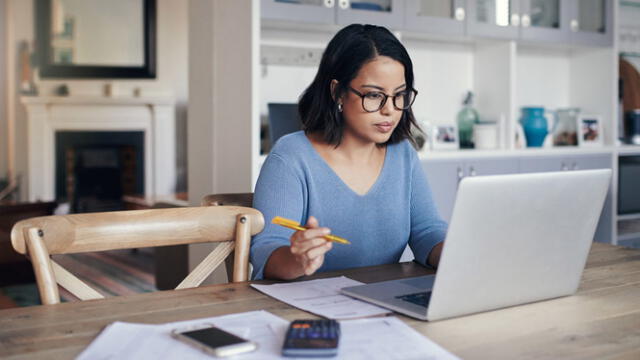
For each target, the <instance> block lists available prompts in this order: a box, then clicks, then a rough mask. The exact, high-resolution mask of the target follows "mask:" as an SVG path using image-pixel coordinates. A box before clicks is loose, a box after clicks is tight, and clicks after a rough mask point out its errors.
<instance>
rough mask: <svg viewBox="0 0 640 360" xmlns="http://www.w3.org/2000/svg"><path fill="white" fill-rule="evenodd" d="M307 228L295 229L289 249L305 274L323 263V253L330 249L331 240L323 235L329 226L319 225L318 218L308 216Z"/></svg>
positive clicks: (327, 232)
mask: <svg viewBox="0 0 640 360" xmlns="http://www.w3.org/2000/svg"><path fill="white" fill-rule="evenodd" d="M306 227H307V230H304V231H302V230H300V231H296V232H295V233H293V235H291V238H290V241H291V246H290V247H289V250H290V251H291V255H293V257H294V258H295V260H296V262H297V263H298V265H299V266H301V267H302V269H303V271H304V274H305V275H311V274H313V273H315V272H316V271H317V270H318V269H319V268H320V266H322V264H323V263H324V254H326V253H327V251H329V250H331V247H332V244H331V241H329V240H327V239H326V238H325V237H324V236H325V235H329V233H330V232H331V231H330V230H329V228H326V227H319V226H318V220H317V219H316V218H315V217H313V216H309V220H307V225H306Z"/></svg>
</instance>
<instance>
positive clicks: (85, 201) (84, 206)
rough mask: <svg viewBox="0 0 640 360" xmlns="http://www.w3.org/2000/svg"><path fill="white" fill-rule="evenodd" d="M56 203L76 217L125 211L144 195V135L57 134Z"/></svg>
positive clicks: (136, 132) (135, 132)
mask: <svg viewBox="0 0 640 360" xmlns="http://www.w3.org/2000/svg"><path fill="white" fill-rule="evenodd" d="M55 140H56V200H57V201H58V202H59V203H61V202H67V203H69V205H70V211H71V212H72V213H84V212H98V211H114V210H123V209H124V202H123V196H125V195H141V194H144V190H145V189H144V133H143V132H142V131H59V132H56V139H55Z"/></svg>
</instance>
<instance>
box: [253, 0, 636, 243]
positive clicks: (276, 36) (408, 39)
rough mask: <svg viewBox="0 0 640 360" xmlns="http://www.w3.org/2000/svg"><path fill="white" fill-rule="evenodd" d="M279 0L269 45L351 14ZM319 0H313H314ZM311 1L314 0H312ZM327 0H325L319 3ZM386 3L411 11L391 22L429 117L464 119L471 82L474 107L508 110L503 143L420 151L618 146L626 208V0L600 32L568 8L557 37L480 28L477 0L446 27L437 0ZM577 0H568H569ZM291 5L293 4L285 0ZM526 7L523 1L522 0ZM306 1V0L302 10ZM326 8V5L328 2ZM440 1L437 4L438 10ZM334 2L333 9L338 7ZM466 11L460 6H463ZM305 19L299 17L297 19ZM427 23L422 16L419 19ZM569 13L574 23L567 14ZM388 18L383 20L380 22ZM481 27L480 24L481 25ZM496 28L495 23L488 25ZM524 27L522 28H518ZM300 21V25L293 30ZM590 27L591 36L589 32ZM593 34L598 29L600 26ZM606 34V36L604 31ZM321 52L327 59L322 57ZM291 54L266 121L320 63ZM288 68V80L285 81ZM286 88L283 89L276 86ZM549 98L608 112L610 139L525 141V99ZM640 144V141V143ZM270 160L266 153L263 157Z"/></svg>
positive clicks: (313, 36)
mask: <svg viewBox="0 0 640 360" xmlns="http://www.w3.org/2000/svg"><path fill="white" fill-rule="evenodd" d="M274 2H275V0H263V1H262V2H261V5H262V7H263V11H262V14H263V17H262V26H261V47H263V49H264V48H265V47H269V46H285V47H291V48H294V49H295V48H298V49H313V50H314V51H322V50H323V49H324V47H325V46H326V43H327V42H328V40H329V39H330V38H331V37H332V36H333V34H334V33H335V32H336V31H337V30H339V29H340V28H341V27H342V26H343V23H341V22H340V21H338V17H337V16H338V14H339V13H340V11H343V10H341V9H340V8H339V5H340V4H339V3H340V1H338V0H336V1H335V5H336V7H334V8H333V18H331V16H329V17H328V18H327V19H328V20H326V21H325V22H324V23H322V24H318V23H317V22H316V23H313V22H307V21H305V20H301V19H303V18H304V17H290V16H289V15H288V14H289V13H288V12H287V11H288V10H287V9H288V8H295V7H297V6H299V5H290V6H285V5H287V4H285V3H284V2H282V3H279V4H277V5H278V6H280V7H281V8H280V10H283V9H284V11H282V12H281V13H280V15H279V18H278V19H274V18H270V17H269V16H265V12H264V9H265V6H264V5H265V3H269V4H268V6H267V8H268V7H270V6H271V5H272V3H274ZM310 2H312V1H310ZM310 2H307V3H310ZM323 2H326V0H323V1H320V0H318V1H316V3H317V5H318V6H316V7H315V9H316V10H317V11H319V10H318V7H319V6H321V5H322V3H323ZM330 2H331V1H330ZM376 2H381V3H383V4H390V5H391V6H390V7H389V9H393V10H392V11H393V12H397V11H403V12H404V23H402V24H399V25H397V24H396V25H395V26H390V29H391V30H392V31H393V32H394V33H395V34H396V35H397V36H398V37H399V38H400V40H401V41H402V42H403V43H404V45H405V46H406V47H407V50H408V51H409V54H410V55H411V58H412V60H413V63H414V72H415V81H416V83H415V86H416V88H417V89H418V90H419V91H420V93H419V96H418V99H417V101H416V103H415V104H414V113H415V114H416V117H417V119H418V121H419V122H420V123H421V124H425V123H427V124H430V125H447V124H453V123H455V118H456V114H457V112H458V111H459V110H460V108H461V101H462V97H463V95H464V93H465V92H466V91H467V90H472V91H473V92H474V93H475V95H476V96H475V102H474V103H475V104H474V105H475V107H476V109H477V110H478V112H479V113H480V117H481V120H493V121H497V120H499V119H501V118H504V123H503V126H504V128H505V129H504V130H505V131H504V133H505V134H506V139H505V141H503V142H502V143H503V145H502V146H501V148H499V149H496V150H482V151H479V150H457V151H427V152H420V156H421V157H422V158H423V159H424V158H431V159H457V158H460V159H482V158H498V157H501V158H504V157H507V158H508V157H538V156H541V157H543V156H562V155H584V154H597V153H605V154H609V155H610V156H611V159H612V164H613V166H612V168H613V172H614V177H613V180H612V184H611V195H612V196H611V200H612V201H611V203H610V204H608V206H610V207H611V210H615V209H617V171H618V168H617V157H618V155H619V154H621V153H629V152H633V151H636V150H640V147H639V148H638V149H635V148H633V147H626V146H618V145H617V138H618V133H617V131H618V130H617V119H618V113H617V111H618V110H617V103H618V101H617V91H618V89H617V86H618V80H617V79H618V51H617V49H618V47H617V46H618V41H617V36H618V35H617V29H616V27H615V24H617V19H618V18H619V9H620V7H621V6H622V5H620V4H619V2H618V1H617V0H603V2H602V3H601V4H604V7H603V9H604V11H605V13H604V14H603V15H602V16H603V19H604V22H605V24H606V31H604V32H603V33H601V34H581V31H579V30H578V31H577V32H578V35H575V34H570V33H569V32H573V33H576V31H573V30H572V29H571V24H570V22H571V20H572V18H567V17H564V18H562V21H563V25H561V28H562V29H561V30H558V31H565V32H567V33H566V36H564V35H563V36H562V38H563V39H564V40H562V41H557V39H555V40H549V38H548V36H546V35H544V36H543V35H540V36H539V37H536V36H535V35H522V34H523V33H526V32H530V33H531V34H535V32H533V31H532V29H525V28H523V27H522V26H516V25H517V24H516V23H513V22H511V20H513V19H510V23H509V26H506V27H502V29H500V28H498V27H497V26H493V27H492V26H491V25H489V27H487V26H486V25H487V24H483V25H484V30H482V31H478V30H477V29H478V26H476V25H478V24H472V20H473V19H471V17H472V16H474V14H475V12H476V11H478V10H477V3H479V2H481V1H474V0H466V1H460V0H451V1H449V2H443V3H447V4H448V5H447V6H445V7H444V8H443V10H442V13H441V14H440V15H439V16H437V17H438V19H435V18H434V16H431V18H430V19H428V20H429V21H431V22H432V23H435V22H437V23H438V24H440V25H439V27H438V28H437V29H433V28H432V27H430V26H426V25H424V19H420V17H421V16H422V17H426V18H429V16H425V14H422V15H420V16H418V15H417V13H416V11H418V10H416V9H420V8H421V7H424V6H430V4H431V2H430V1H427V0H407V1H405V2H398V1H392V0H380V1H378V0H376ZM511 3H517V5H518V6H514V7H513V11H512V12H511V13H510V16H512V15H518V16H520V15H523V14H517V13H515V12H516V11H524V10H522V9H527V6H524V5H523V4H525V3H527V4H525V5H530V3H529V1H527V0H512V1H511ZM561 3H562V5H559V6H562V7H563V8H565V9H566V8H570V9H573V10H571V13H572V15H575V14H574V13H575V12H576V10H575V9H577V8H576V7H577V6H580V4H581V3H580V2H579V0H567V1H564V0H563V1H561ZM567 3H568V4H567ZM282 6H284V7H282ZM459 7H462V9H463V10H464V12H465V13H466V18H464V19H463V20H458V19H456V16H457V14H456V11H457V9H458V8H459ZM518 9H520V10H518ZM296 11H297V10H296ZM323 11H324V10H323ZM437 11H438V9H436V10H434V12H433V13H437ZM329 12H330V11H329ZM352 13H353V14H357V17H356V18H353V19H352V20H354V22H358V23H376V22H377V21H376V19H375V17H373V16H372V15H371V12H369V11H362V10H357V11H353V12H352ZM458 15H459V12H458ZM291 19H296V20H291ZM421 20H422V21H423V22H422V25H416V24H420V21H421ZM567 22H569V24H568V25H567V24H566V23H567ZM380 24H382V25H387V26H389V25H388V24H385V23H384V22H383V23H380ZM474 29H476V30H474ZM487 29H488V30H487ZM514 29H515V30H514ZM293 30H295V31H293ZM582 35H584V36H582ZM592 35H593V36H592ZM596 35H597V36H596ZM318 60H319V59H318ZM285 63H286V61H285V62H283V63H282V64H278V63H268V64H267V63H263V64H262V84H261V101H260V109H261V114H262V117H263V122H264V121H265V120H266V108H267V106H266V104H267V103H268V102H291V103H294V102H297V98H298V96H299V95H300V93H301V92H302V91H303V90H304V88H305V87H306V86H307V85H308V84H309V83H310V82H311V80H312V79H313V76H315V71H316V69H317V63H315V64H314V63H313V62H312V61H311V62H310V63H309V62H307V63H306V64H304V65H290V64H289V65H287V64H285ZM284 76H287V78H288V79H289V80H287V81H286V82H283V81H282V79H283V77H284ZM274 89H278V91H274ZM534 105H537V106H544V107H545V108H547V109H552V110H555V109H558V108H565V107H579V108H580V109H581V112H582V113H586V114H595V115H600V116H601V117H602V120H603V123H602V125H603V130H602V131H603V138H604V145H603V146H602V147H599V148H586V147H584V148H583V147H559V148H553V147H552V148H547V147H545V148H537V149H529V148H519V147H518V144H517V143H516V141H515V134H516V132H517V128H518V123H519V118H520V108H521V107H523V106H534ZM639 152H640V151H639ZM263 160H264V155H261V156H259V160H258V162H260V163H261V161H263ZM610 213H611V214H612V215H611V216H612V219H611V220H612V221H611V222H612V224H613V226H612V229H611V234H612V236H611V239H613V241H612V242H613V243H616V242H617V239H618V234H617V226H616V224H618V221H622V220H625V218H624V217H620V216H618V215H617V213H616V211H611V212H610Z"/></svg>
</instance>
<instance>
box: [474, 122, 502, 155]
mask: <svg viewBox="0 0 640 360" xmlns="http://www.w3.org/2000/svg"><path fill="white" fill-rule="evenodd" d="M473 142H474V144H475V148H476V149H495V148H497V147H498V126H497V125H496V124H495V123H484V124H475V125H473Z"/></svg>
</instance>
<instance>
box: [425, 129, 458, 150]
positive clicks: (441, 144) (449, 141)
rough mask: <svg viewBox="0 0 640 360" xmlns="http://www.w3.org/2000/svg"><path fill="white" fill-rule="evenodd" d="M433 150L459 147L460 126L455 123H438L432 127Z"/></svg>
mask: <svg viewBox="0 0 640 360" xmlns="http://www.w3.org/2000/svg"><path fill="white" fill-rule="evenodd" d="M431 139H432V141H431V145H432V146H433V150H456V149H458V147H459V146H458V144H459V140H458V127H457V126H455V125H436V126H434V127H433V128H432V129H431Z"/></svg>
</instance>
